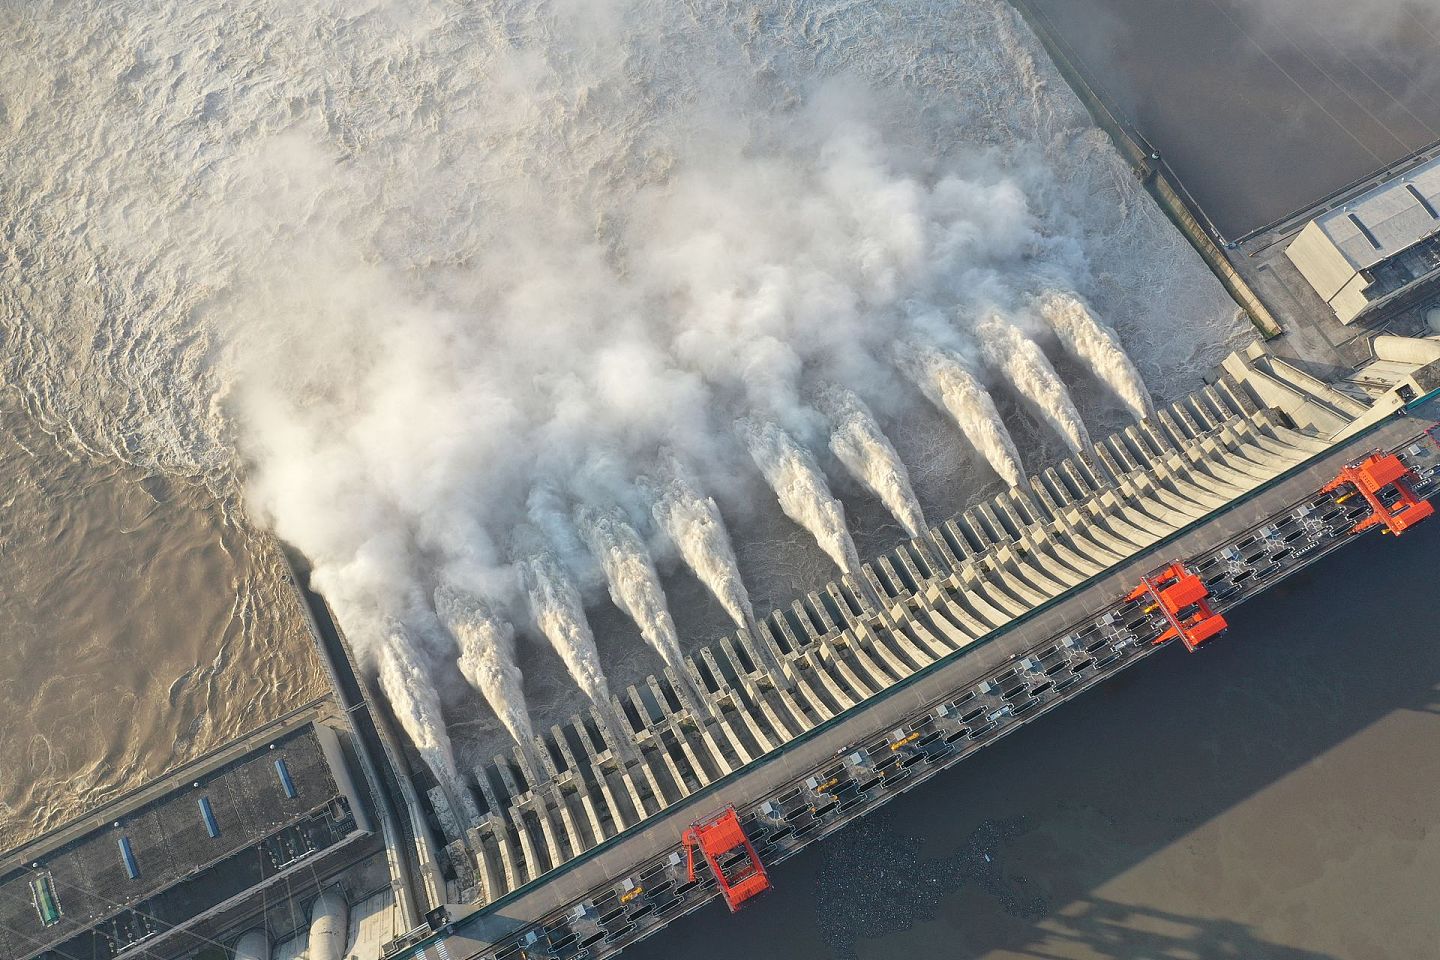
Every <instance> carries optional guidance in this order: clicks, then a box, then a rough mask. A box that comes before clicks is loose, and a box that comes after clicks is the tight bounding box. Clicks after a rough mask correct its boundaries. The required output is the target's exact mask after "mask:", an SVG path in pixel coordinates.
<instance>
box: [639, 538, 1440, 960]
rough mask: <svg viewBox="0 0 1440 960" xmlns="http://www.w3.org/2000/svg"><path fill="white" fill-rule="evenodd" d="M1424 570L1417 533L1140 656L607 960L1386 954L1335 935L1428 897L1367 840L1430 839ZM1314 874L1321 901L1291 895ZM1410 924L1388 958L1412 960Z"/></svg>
mask: <svg viewBox="0 0 1440 960" xmlns="http://www.w3.org/2000/svg"><path fill="white" fill-rule="evenodd" d="M1437 560H1440V523H1436V524H1431V525H1426V526H1422V527H1419V528H1417V529H1416V530H1415V531H1413V532H1412V533H1411V534H1408V535H1407V536H1406V537H1405V538H1404V539H1403V540H1400V541H1393V540H1391V538H1389V537H1380V536H1370V537H1367V538H1365V540H1363V541H1362V542H1360V543H1356V544H1353V545H1351V546H1349V547H1347V548H1346V549H1345V550H1343V551H1341V552H1340V553H1338V554H1335V555H1332V556H1330V557H1328V558H1326V559H1324V560H1322V561H1320V562H1319V563H1317V564H1316V565H1315V566H1314V567H1312V568H1310V569H1309V570H1307V571H1304V572H1302V573H1300V574H1298V575H1296V576H1295V577H1294V578H1292V579H1291V580H1289V581H1287V582H1285V583H1283V584H1280V585H1278V586H1277V587H1276V588H1274V589H1272V590H1271V591H1270V592H1269V593H1267V594H1265V595H1262V596H1261V597H1260V598H1258V599H1256V600H1254V601H1252V602H1251V603H1249V604H1247V605H1245V606H1243V607H1240V608H1238V609H1236V610H1235V611H1233V614H1232V616H1231V623H1232V629H1231V631H1230V633H1229V634H1228V635H1227V636H1226V637H1224V638H1223V639H1222V640H1221V641H1220V642H1219V643H1218V644H1216V645H1215V646H1214V647H1212V648H1209V649H1207V650H1205V651H1202V652H1201V653H1198V654H1195V655H1187V654H1185V653H1184V652H1183V650H1181V649H1179V648H1174V649H1168V650H1165V651H1162V652H1161V653H1160V654H1159V655H1158V656H1156V657H1154V658H1152V659H1151V660H1149V661H1147V662H1145V663H1143V664H1141V665H1138V666H1136V667H1134V668H1132V669H1131V670H1129V671H1127V672H1126V673H1124V674H1121V675H1120V676H1118V677H1116V678H1114V679H1112V680H1110V681H1108V682H1107V683H1106V684H1104V685H1102V686H1101V687H1099V688H1097V689H1096V690H1095V691H1093V692H1091V693H1089V694H1087V695H1085V696H1082V697H1081V698H1079V699H1078V700H1077V701H1076V702H1074V703H1071V704H1066V705H1064V706H1062V707H1060V708H1059V709H1058V710H1056V711H1055V712H1053V713H1051V714H1048V715H1046V716H1044V717H1042V718H1041V719H1040V720H1039V721H1037V722H1036V723H1033V724H1030V725H1029V726H1027V727H1024V728H1022V729H1021V730H1019V731H1017V732H1016V733H1015V734H1013V735H1012V736H1010V737H1008V738H1006V739H1005V740H1004V741H1003V742H1002V743H1001V744H999V745H997V746H994V747H991V748H990V749H988V750H985V751H982V752H981V753H980V754H978V755H976V756H975V757H973V758H971V759H969V760H967V761H965V762H963V763H961V764H959V765H958V766H957V767H955V768H954V769H952V770H949V771H947V772H945V773H943V774H941V775H939V776H937V777H936V778H935V779H933V780H931V781H929V782H928V783H926V784H924V785H922V786H920V787H919V788H917V789H916V790H915V791H914V792H912V793H910V794H907V795H905V796H903V797H901V798H899V799H897V800H896V801H894V802H893V803H892V804H891V805H890V806H889V807H888V808H886V809H884V810H882V811H880V812H878V813H877V814H876V815H874V816H872V817H871V818H868V819H867V820H864V821H861V822H859V823H857V824H855V825H853V826H851V827H850V828H847V829H846V830H845V831H843V832H842V833H840V834H839V835H837V836H835V837H832V838H830V839H828V840H825V841H821V842H820V843H818V844H816V845H813V846H812V847H810V848H809V849H807V850H805V851H804V852H802V853H801V854H800V855H798V856H796V857H795V858H794V859H792V860H791V861H789V862H787V863H784V864H780V865H778V866H776V867H774V868H773V870H772V879H773V880H774V882H775V889H774V890H773V891H771V892H770V893H768V894H766V896H765V897H764V899H762V900H761V901H758V902H757V903H756V904H754V905H753V906H751V907H750V908H748V909H747V910H746V911H744V912H743V913H741V914H740V915H738V916H736V917H730V916H727V915H726V914H725V913H724V911H723V908H721V907H719V906H716V905H711V906H707V907H706V908H705V910H703V911H702V912H700V913H699V914H697V915H695V916H694V917H692V918H689V919H686V920H682V921H680V922H678V923H677V924H676V925H675V926H674V927H673V928H671V929H669V930H667V931H664V932H662V933H661V934H659V935H657V936H655V937H654V938H652V939H651V940H649V941H647V942H645V943H642V944H640V945H638V946H637V947H635V948H632V950H631V951H627V953H626V956H627V958H634V960H647V958H657V960H658V958H662V957H666V958H668V957H676V956H684V957H685V958H686V960H706V958H711V957H714V958H719V957H735V956H754V957H772V956H773V957H780V956H783V957H788V958H797V960H799V958H822V957H861V958H869V957H890V956H927V957H957V958H958V957H1037V958H1060V957H1076V958H1101V957H1103V958H1114V960H1121V958H1127V960H1128V958H1155V957H1174V958H1191V957H1194V958H1209V957H1241V958H1245V960H1304V958H1310V960H1321V958H1330V957H1333V958H1336V960H1340V958H1342V957H1343V958H1348V957H1356V958H1360V957H1365V958H1371V957H1379V956H1385V955H1389V954H1388V951H1387V949H1372V948H1374V947H1376V945H1375V944H1373V943H1372V944H1370V945H1369V946H1357V945H1356V944H1357V938H1358V939H1359V940H1360V941H1363V940H1364V937H1365V936H1366V934H1365V933H1364V932H1363V931H1361V932H1360V933H1356V932H1355V931H1354V930H1349V929H1347V928H1348V927H1353V926H1360V927H1364V926H1365V925H1366V924H1367V923H1368V924H1370V925H1371V926H1374V925H1375V924H1382V925H1383V921H1378V920H1377V921H1373V922H1372V921H1371V920H1370V918H1368V917H1365V916H1361V915H1360V911H1362V910H1364V907H1363V906H1362V904H1364V903H1370V902H1373V899H1371V900H1367V899H1366V898H1367V897H1368V898H1383V900H1384V902H1387V903H1399V904H1400V905H1401V907H1403V906H1404V904H1405V903H1407V902H1411V899H1412V898H1414V897H1416V896H1417V894H1416V892H1415V890H1414V889H1413V888H1412V887H1413V883H1414V882H1415V881H1419V882H1420V883H1421V884H1424V883H1426V882H1428V883H1429V884H1430V886H1431V888H1432V889H1433V886H1434V884H1435V883H1436V882H1440V875H1435V876H1430V877H1428V878H1427V877H1426V876H1425V874H1424V873H1421V874H1418V875H1417V874H1416V873H1414V872H1413V871H1414V870H1415V869H1421V870H1428V869H1429V867H1428V866H1427V864H1429V863H1430V862H1431V861H1430V860H1426V859H1424V858H1423V856H1422V858H1421V859H1420V860H1419V861H1418V862H1419V863H1420V867H1418V868H1417V867H1416V866H1415V864H1416V862H1417V861H1416V859H1415V853H1414V851H1415V849H1416V847H1417V842H1416V841H1415V840H1414V839H1412V838H1410V837H1408V836H1400V835H1398V834H1396V835H1391V834H1392V833H1394V832H1395V831H1396V829H1397V828H1395V827H1394V826H1393V825H1394V824H1396V823H1399V824H1403V825H1404V827H1403V829H1404V830H1410V831H1418V835H1419V836H1421V837H1423V836H1424V835H1425V832H1426V828H1427V827H1428V826H1430V825H1433V824H1436V823H1440V800H1437V799H1435V793H1436V791H1434V790H1433V789H1427V787H1426V785H1427V784H1429V786H1430V787H1432V788H1433V783H1434V782H1435V781H1434V778H1435V777H1436V776H1440V757H1437V756H1436V751H1434V750H1433V749H1432V748H1427V746H1426V744H1427V743H1433V742H1434V737H1435V736H1436V735H1437V734H1440V726H1437V725H1436V723H1435V721H1433V720H1431V719H1430V718H1431V717H1434V716H1440V694H1437V691H1440V642H1437V635H1440V631H1437V629H1436V624H1437V623H1440V593H1437V591H1435V590H1433V589H1431V588H1430V585H1429V583H1430V576H1429V571H1430V570H1433V569H1434V568H1435V564H1436V561H1437ZM1382 721H1383V722H1382ZM1351 740H1354V741H1355V743H1353V744H1347V743H1346V742H1347V741H1351ZM1342 745H1344V746H1343V747H1342ZM1321 758H1324V760H1323V762H1317V761H1319V760H1321ZM1287 778H1292V779H1291V780H1290V781H1289V782H1288V783H1282V781H1286V780H1287ZM1262 793H1266V796H1265V797H1259V796H1258V795H1260V794H1262ZM1277 797H1278V799H1277ZM1406 797H1408V798H1409V799H1408V800H1407V799H1404V798H1406ZM1241 808H1243V810H1242V809H1241ZM1387 831H1389V833H1387ZM1392 849H1393V851H1394V852H1392V853H1388V854H1387V853H1376V851H1383V850H1392ZM1357 850H1358V851H1361V853H1359V854H1357V853H1356V851H1357ZM1359 856H1363V857H1369V858H1370V859H1368V860H1363V861H1362V860H1358V859H1356V858H1357V857H1359ZM1386 856H1389V857H1391V858H1392V859H1393V863H1392V862H1390V861H1383V860H1382V861H1377V860H1376V859H1374V858H1375V857H1382V858H1383V857H1386ZM1327 858H1328V859H1327ZM1332 859H1333V860H1334V861H1335V863H1333V864H1332V863H1331V862H1330V860H1332ZM1357 863H1364V864H1368V866H1367V867H1366V868H1365V869H1366V872H1365V874H1364V875H1363V876H1355V877H1353V878H1351V877H1349V876H1348V871H1349V870H1351V869H1353V868H1354V865H1355V864H1357ZM1332 866H1333V867H1334V871H1333V872H1334V873H1336V874H1339V875H1340V876H1341V877H1342V880H1340V881H1337V883H1338V884H1339V886H1338V887H1336V888H1334V889H1332V888H1330V887H1324V886H1323V885H1322V887H1321V888H1320V889H1318V890H1317V889H1307V888H1306V884H1307V883H1308V882H1309V881H1310V880H1311V879H1313V878H1314V877H1319V876H1321V875H1323V874H1325V873H1326V871H1327V869H1329V868H1331V867H1332ZM1392 868H1393V869H1392ZM1407 870H1409V871H1411V872H1410V873H1408V874H1407V873H1406V871H1407ZM1127 874H1128V876H1127ZM1407 877H1408V878H1409V879H1408V880H1407V879H1406V878H1407ZM1352 879H1353V881H1354V884H1362V885H1363V887H1364V889H1363V891H1361V896H1359V897H1354V898H1352V896H1350V895H1349V893H1350V891H1352V890H1354V889H1355V886H1354V884H1352V883H1351V880H1352ZM1116 888H1121V889H1123V896H1124V899H1125V900H1127V901H1130V902H1129V903H1127V902H1122V901H1121V900H1119V899H1116V897H1117V895H1119V894H1117V893H1116ZM1341 891H1344V892H1341ZM1327 898H1328V899H1327ZM1407 909H1408V908H1407ZM1192 912H1193V915H1192ZM1411 912H1413V913H1414V914H1415V915H1416V918H1415V919H1414V920H1413V921H1408V920H1407V923H1412V924H1413V925H1414V926H1415V928H1414V929H1410V930H1407V931H1404V934H1405V936H1409V937H1421V938H1429V939H1428V940H1425V939H1422V940H1421V941H1420V942H1431V943H1433V942H1435V940H1434V939H1433V938H1434V937H1436V936H1440V926H1437V924H1440V920H1437V919H1436V918H1435V917H1434V916H1433V911H1429V912H1428V913H1427V912H1426V911H1424V910H1422V909H1420V907H1419V905H1418V903H1417V905H1416V909H1415V910H1414V911H1411ZM1272 914H1273V916H1274V917H1286V918H1287V922H1285V923H1279V920H1275V922H1276V923H1279V926H1278V927H1276V928H1274V929H1272V928H1271V920H1272ZM1296 915H1300V916H1302V917H1303V919H1302V920H1300V921H1295V923H1290V922H1289V921H1292V920H1294V917H1295V916H1296ZM1257 918H1258V919H1257ZM1352 921H1353V922H1352ZM1297 923H1298V924H1299V927H1298V929H1303V930H1305V933H1304V934H1303V935H1302V934H1299V933H1295V930H1296V929H1297V926H1296V924H1297ZM1427 925H1428V926H1429V927H1431V928H1432V929H1429V930H1426V929H1424V928H1425V927H1426V926H1427ZM1261 926H1264V929H1263V930H1262V929H1260V927H1261ZM1311 927H1315V928H1316V929H1310V928H1311ZM1321 927H1323V928H1324V929H1318V928H1321ZM1332 928H1333V929H1332ZM1277 929H1278V930H1279V931H1281V932H1280V933H1278V934H1277V933H1276V932H1275V931H1276V930H1277ZM1397 935H1398V934H1397ZM1282 940H1284V941H1288V942H1290V943H1295V942H1303V943H1304V944H1306V948H1305V949H1301V948H1298V947H1295V946H1289V945H1286V943H1285V942H1280V941H1282ZM1332 941H1333V945H1332ZM1398 942H1402V943H1403V942H1404V937H1403V936H1402V937H1400V939H1399V941H1398ZM1317 949H1323V950H1331V951H1333V952H1331V953H1325V952H1313V951H1314V950H1317ZM1356 951H1359V952H1356ZM1395 955H1399V954H1398V953H1397V954H1395Z"/></svg>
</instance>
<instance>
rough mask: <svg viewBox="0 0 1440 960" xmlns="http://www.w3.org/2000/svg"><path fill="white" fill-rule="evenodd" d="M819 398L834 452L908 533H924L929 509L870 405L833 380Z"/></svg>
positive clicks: (917, 534) (912, 534)
mask: <svg viewBox="0 0 1440 960" xmlns="http://www.w3.org/2000/svg"><path fill="white" fill-rule="evenodd" d="M816 402H817V404H818V406H819V407H820V409H821V412H823V413H824V414H825V417H826V419H827V420H829V421H830V452H831V453H833V454H835V458H836V459H837V460H839V461H840V462H841V464H843V465H844V467H845V469H846V470H847V471H849V473H850V475H851V476H852V477H854V478H855V479H856V480H858V481H860V483H862V484H863V485H864V486H865V488H866V489H867V490H869V491H870V492H871V493H873V494H875V496H876V497H878V498H879V499H880V502H881V503H883V504H884V505H885V509H886V510H888V511H890V515H891V516H892V517H894V518H895V519H896V520H898V521H899V522H900V525H901V526H902V527H904V528H905V532H906V533H908V534H909V535H910V536H912V537H918V536H920V534H921V533H923V532H924V531H925V513H924V511H923V510H921V509H920V501H919V500H918V499H917V498H916V496H915V491H914V490H913V489H911V487H910V473H909V471H907V470H906V469H905V464H904V462H902V461H901V459H900V454H898V453H896V452H895V445H894V444H892V443H891V442H890V439H889V438H888V437H886V436H885V433H884V431H882V430H881V429H880V424H879V423H878V422H876V420H875V415H874V414H873V413H871V412H870V408H869V407H867V406H866V405H865V403H864V401H862V400H861V399H860V398H859V397H857V396H856V395H855V394H854V393H853V392H851V391H850V390H846V389H845V388H844V387H839V386H835V385H833V384H825V385H823V386H822V387H821V388H820V389H819V390H818V391H817V392H816Z"/></svg>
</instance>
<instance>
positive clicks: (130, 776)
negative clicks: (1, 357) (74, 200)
mask: <svg viewBox="0 0 1440 960" xmlns="http://www.w3.org/2000/svg"><path fill="white" fill-rule="evenodd" d="M0 425H3V428H0V478H3V491H4V492H3V494H0V572H3V578H4V587H3V589H0V637H3V644H4V658H3V659H4V668H3V670H0V848H5V847H8V846H10V845H11V844H14V843H18V842H20V841H22V840H24V839H25V838H27V837H29V836H31V835H33V834H34V833H36V832H38V831H40V830H44V829H48V828H49V827H52V826H56V825H58V824H59V823H61V822H63V821H65V820H68V819H70V818H72V817H74V816H76V815H77V814H78V813H79V812H80V811H81V810H83V809H84V808H86V807H88V806H90V805H93V804H95V803H98V802H101V801H103V800H106V799H108V798H111V797H114V796H116V795H117V794H119V793H122V792H124V791H126V790H128V789H131V788H133V787H136V786H138V785H139V784H140V783H141V782H143V781H145V780H147V779H149V778H150V777H153V776H155V775H156V774H158V773H160V772H162V771H163V770H165V769H167V768H168V767H170V766H173V765H174V764H176V763H180V762H183V761H185V760H188V759H190V758H191V757H194V756H196V755H197V754H200V753H203V752H204V751H206V750H208V749H211V748H213V747H216V746H218V745H219V744H220V743H223V742H224V740H225V739H226V738H228V737H231V736H234V735H235V734H237V733H240V732H242V731H244V730H248V729H251V728H253V727H255V726H256V725H258V724H261V723H264V722H265V721H267V720H270V719H273V718H274V717H276V716H278V715H279V714H281V713H283V712H285V711H286V710H288V709H289V708H291V707H293V706H296V705H298V704H300V703H303V702H305V701H307V700H309V699H311V698H314V697H318V696H320V695H321V694H322V693H324V691H325V690H326V689H327V685H326V682H325V677H324V673H323V672H322V671H321V669H320V667H319V663H318V661H317V660H316V658H315V656H314V655H313V653H312V652H311V650H312V648H311V646H310V644H309V641H308V636H307V634H306V633H305V629H304V627H303V625H302V621H301V615H300V611H299V609H298V603H297V602H296V601H295V599H294V597H293V595H292V594H291V593H290V591H289V589H288V587H286V585H285V584H283V583H282V582H281V580H280V576H281V574H280V569H279V565H278V563H277V560H278V558H277V557H276V556H275V555H274V554H273V552H272V551H271V550H270V549H269V548H268V547H267V546H266V545H265V544H264V543H263V542H262V541H261V540H259V539H258V538H257V535H256V534H255V532H254V531H253V530H251V529H250V528H248V527H247V526H246V525H245V524H243V523H240V522H236V521H235V520H233V519H231V518H228V517H227V516H226V515H225V513H224V512H223V511H221V510H220V509H218V508H217V506H216V505H215V504H214V502H212V500H211V499H210V497H208V496H207V495H204V494H201V493H197V491H196V490H194V489H193V488H191V487H189V486H187V485H186V484H184V483H182V482H175V481H173V480H170V479H167V478H165V477H163V476H161V475H158V474H154V473H148V474H147V473H146V472H144V471H140V470H137V469H135V468H132V467H126V466H124V465H121V464H117V463H113V462H95V461H93V460H90V459H88V458H83V457H78V458H77V457H76V456H75V455H74V453H73V451H71V450H67V449H66V448H65V447H64V445H63V444H62V443H60V442H57V441H56V440H55V439H54V438H52V437H50V436H48V435H46V434H45V433H43V432H41V431H40V430H39V429H37V428H36V426H35V424H34V421H33V420H32V419H31V418H30V417H29V416H28V415H27V414H26V413H25V412H24V411H23V410H21V409H19V408H18V406H17V405H16V404H15V403H14V402H13V398H11V397H8V396H6V395H5V394H0Z"/></svg>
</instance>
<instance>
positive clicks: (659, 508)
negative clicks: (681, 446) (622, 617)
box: [640, 454, 755, 631]
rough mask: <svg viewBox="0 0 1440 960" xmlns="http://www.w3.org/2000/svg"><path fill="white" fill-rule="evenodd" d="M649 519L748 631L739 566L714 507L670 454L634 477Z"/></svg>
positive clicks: (750, 620)
mask: <svg viewBox="0 0 1440 960" xmlns="http://www.w3.org/2000/svg"><path fill="white" fill-rule="evenodd" d="M640 486H641V489H642V490H643V491H644V492H645V494H646V495H647V497H648V498H649V500H650V503H651V507H650V509H651V511H652V513H653V514H654V517H655V522H656V523H657V524H659V526H660V529H661V530H664V531H665V534H666V536H668V537H669V538H670V540H671V542H672V543H674V544H675V547H676V549H677V550H679V551H680V558H681V559H682V560H684V561H685V565H686V566H688V567H689V568H690V569H691V570H692V571H693V572H694V573H695V576H696V577H697V578H698V579H699V580H700V582H701V583H703V584H704V585H705V587H706V588H707V589H708V590H709V591H710V592H711V593H712V594H714V596H715V599H716V600H718V601H719V602H720V605H721V606H722V607H724V608H725V612H726V613H728V614H729V615H730V618H731V619H732V620H734V621H735V624H736V626H740V627H745V628H747V629H750V630H752V631H753V630H754V624H755V611H754V609H752V607H751V605H750V592H749V591H748V590H746V589H745V584H744V582H743V581H742V580H741V579H740V565H739V564H738V563H737V562H736V561H735V551H734V549H733V548H732V547H731V546H730V534H729V532H728V531H727V530H726V529H725V521H724V519H723V518H721V516H720V507H719V506H718V505H716V503H715V501H714V499H713V498H711V497H707V496H705V494H704V493H702V492H701V490H700V484H699V481H698V480H697V479H696V478H695V476H694V475H693V474H692V473H691V472H690V470H689V469H687V468H686V467H685V465H684V464H683V463H681V462H680V460H679V459H678V458H677V457H675V456H674V455H673V454H666V455H662V457H661V464H660V466H659V467H658V468H657V470H656V471H655V473H654V475H653V476H650V477H643V478H641V480H640Z"/></svg>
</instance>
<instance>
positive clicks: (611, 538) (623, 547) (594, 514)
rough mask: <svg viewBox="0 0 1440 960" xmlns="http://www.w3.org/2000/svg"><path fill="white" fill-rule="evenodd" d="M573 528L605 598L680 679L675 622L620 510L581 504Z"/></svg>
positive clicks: (644, 552) (638, 539)
mask: <svg viewBox="0 0 1440 960" xmlns="http://www.w3.org/2000/svg"><path fill="white" fill-rule="evenodd" d="M575 526H576V529H577V530H578V531H579V533H580V536H581V538H582V539H583V540H584V541H585V543H586V545H587V546H589V548H590V552H591V553H592V554H594V556H595V560H596V561H597V562H598V563H599V564H600V569H601V570H603V571H604V572H605V582H606V583H607V584H609V586H610V599H611V600H613V601H615V605H616V606H617V607H619V608H620V609H621V610H623V611H625V613H626V614H627V615H628V616H629V617H630V619H631V620H634V621H635V625H636V626H637V627H639V628H640V636H641V637H643V638H644V639H645V642H646V643H648V644H649V645H650V646H651V648H652V649H654V651H655V652H656V653H658V654H659V655H660V658H661V659H662V660H664V661H665V663H666V664H667V665H669V666H671V667H673V668H675V671H676V672H677V673H678V674H680V675H682V676H683V675H685V657H684V654H682V653H681V651H680V638H679V635H678V634H676V632H675V621H674V620H672V619H671V617H670V608H669V606H668V605H667V604H666V602H665V591H664V590H662V589H661V587H660V574H659V573H657V572H656V570H655V562H654V561H653V560H651V559H650V552H649V550H647V549H646V547H645V541H644V540H643V539H642V538H641V536H640V534H639V533H637V532H636V531H635V528H634V527H632V526H631V525H630V524H629V523H628V522H626V520H625V519H624V517H623V516H622V515H621V514H620V512H619V511H617V510H602V509H597V508H595V507H592V506H589V505H585V504H582V505H580V506H578V507H576V508H575Z"/></svg>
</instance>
